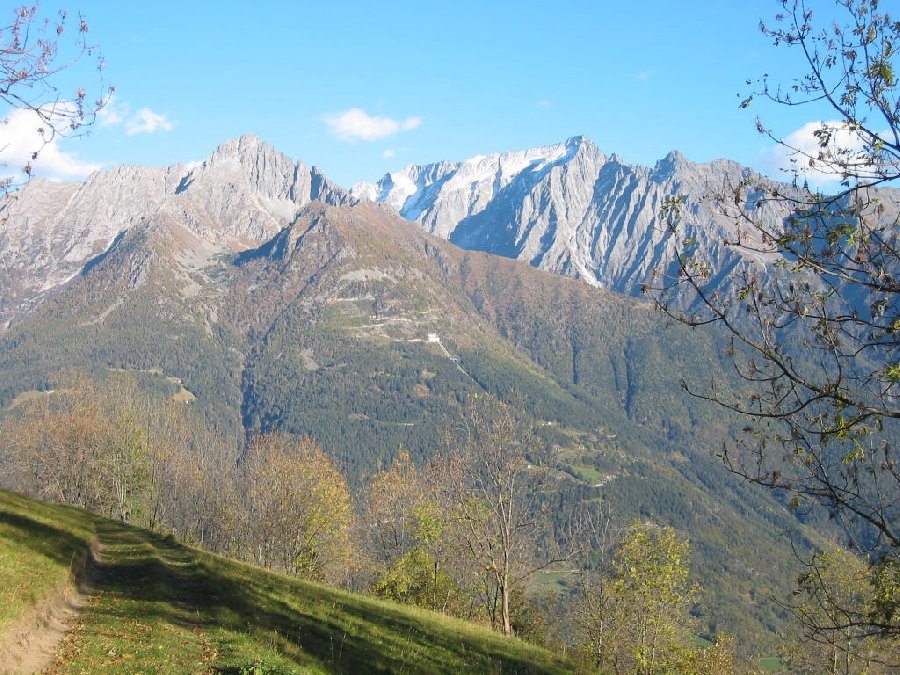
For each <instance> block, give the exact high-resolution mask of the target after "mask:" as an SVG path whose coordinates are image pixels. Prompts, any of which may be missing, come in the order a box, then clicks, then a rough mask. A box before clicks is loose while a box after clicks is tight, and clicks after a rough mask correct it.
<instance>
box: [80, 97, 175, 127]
mask: <svg viewBox="0 0 900 675" xmlns="http://www.w3.org/2000/svg"><path fill="white" fill-rule="evenodd" d="M97 123H98V124H99V125H100V126H102V127H119V126H124V127H125V133H126V134H127V135H128V136H134V135H135V134H152V133H154V132H156V131H171V130H172V129H174V128H175V123H174V122H172V121H170V120H169V119H168V118H167V117H166V116H165V115H162V114H160V113H155V112H153V111H152V110H150V108H141V109H140V110H138V111H137V112H136V113H134V114H132V112H131V106H129V105H128V103H126V102H125V101H119V100H118V99H115V98H114V99H112V100H111V101H109V102H108V103H107V104H106V105H105V106H103V108H101V109H100V110H99V111H98V112H97Z"/></svg>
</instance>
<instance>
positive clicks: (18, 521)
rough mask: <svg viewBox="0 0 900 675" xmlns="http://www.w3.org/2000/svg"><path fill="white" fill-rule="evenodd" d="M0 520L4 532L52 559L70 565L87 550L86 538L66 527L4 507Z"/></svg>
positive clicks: (0, 513)
mask: <svg viewBox="0 0 900 675" xmlns="http://www.w3.org/2000/svg"><path fill="white" fill-rule="evenodd" d="M0 524H6V525H9V526H10V527H11V528H12V532H8V533H7V534H6V536H7V537H8V538H10V539H14V540H15V541H16V542H18V543H20V544H23V545H24V546H26V547H27V548H29V549H31V550H32V551H34V552H35V553H39V554H41V555H43V556H45V557H46V558H49V559H50V560H53V561H54V562H57V563H60V564H63V565H66V564H68V565H72V564H74V563H75V562H76V561H77V560H79V559H83V558H84V556H85V555H86V554H87V550H88V545H89V542H88V540H87V539H86V538H85V537H83V536H78V535H76V534H73V533H72V532H70V531H68V530H64V529H62V528H59V527H54V526H52V525H48V524H47V523H43V522H41V521H39V520H35V519H33V518H29V517H28V516H23V515H19V514H15V513H10V512H8V511H0Z"/></svg>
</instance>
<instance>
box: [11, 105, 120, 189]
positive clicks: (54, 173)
mask: <svg viewBox="0 0 900 675" xmlns="http://www.w3.org/2000/svg"><path fill="white" fill-rule="evenodd" d="M46 127H47V124H46V123H45V122H44V121H42V120H41V118H40V117H39V116H38V114H37V113H35V112H34V111H32V110H22V109H18V110H13V111H12V112H11V113H10V114H9V116H8V117H7V118H6V120H5V121H4V123H3V124H0V174H3V175H5V176H7V177H10V176H12V177H14V178H16V179H18V177H21V176H22V169H23V168H24V167H25V165H26V164H29V163H30V164H31V167H32V170H33V173H35V174H39V175H42V176H46V177H48V178H56V179H66V178H68V179H72V178H85V177H86V176H88V175H89V174H90V173H92V172H93V171H96V170H97V169H99V168H100V167H101V166H102V165H101V164H96V163H92V162H83V161H81V160H80V159H78V156H77V155H76V154H75V153H72V152H65V151H64V150H62V149H61V148H60V141H61V140H64V139H60V138H59V137H57V138H54V139H51V140H50V141H49V142H45V140H44V139H45V137H47V136H46V134H45V135H43V136H42V135H41V133H40V131H39V129H41V128H46ZM35 152H37V153H38V155H37V158H36V159H34V158H33V155H34V153H35Z"/></svg>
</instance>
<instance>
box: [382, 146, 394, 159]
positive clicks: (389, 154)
mask: <svg viewBox="0 0 900 675" xmlns="http://www.w3.org/2000/svg"><path fill="white" fill-rule="evenodd" d="M396 154H397V151H396V150H392V149H391V148H388V149H386V150H385V151H384V152H382V153H381V156H382V157H384V158H385V159H390V158H391V157H393V156H394V155H396Z"/></svg>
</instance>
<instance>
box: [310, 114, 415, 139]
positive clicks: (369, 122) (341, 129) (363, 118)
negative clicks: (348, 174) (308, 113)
mask: <svg viewBox="0 0 900 675" xmlns="http://www.w3.org/2000/svg"><path fill="white" fill-rule="evenodd" d="M321 119H322V121H323V122H324V123H325V125H326V126H327V127H328V130H329V131H330V132H331V134H332V135H334V136H336V137H337V138H339V139H341V140H342V141H357V140H362V141H376V140H378V139H379V138H387V137H388V136H393V135H394V134H398V133H400V132H401V131H410V130H412V129H415V128H417V127H419V126H420V125H421V124H422V118H421V117H407V118H406V119H404V120H394V119H391V118H390V117H373V116H372V115H369V114H368V113H366V111H365V110H363V109H362V108H351V109H350V110H345V111H344V112H340V113H331V114H328V115H323V116H322V118H321Z"/></svg>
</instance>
